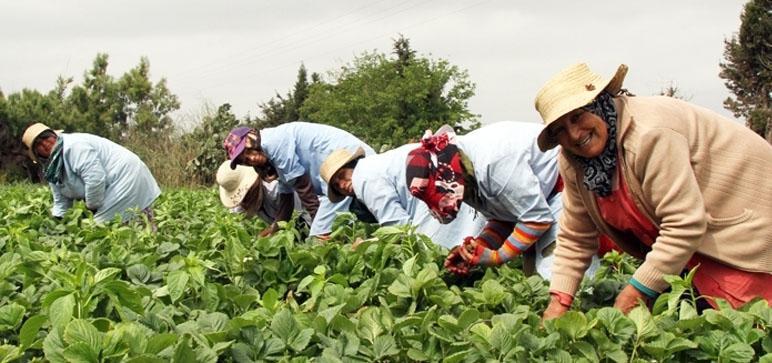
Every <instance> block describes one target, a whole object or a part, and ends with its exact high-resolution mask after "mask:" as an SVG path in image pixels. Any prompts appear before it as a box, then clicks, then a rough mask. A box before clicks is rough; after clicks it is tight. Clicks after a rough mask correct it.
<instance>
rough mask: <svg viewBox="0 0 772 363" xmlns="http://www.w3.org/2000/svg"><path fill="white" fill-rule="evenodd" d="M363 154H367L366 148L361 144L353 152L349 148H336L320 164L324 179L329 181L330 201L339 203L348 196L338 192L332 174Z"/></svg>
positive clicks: (328, 192) (328, 193)
mask: <svg viewBox="0 0 772 363" xmlns="http://www.w3.org/2000/svg"><path fill="white" fill-rule="evenodd" d="M363 156H365V149H363V148H362V147H361V146H360V147H358V148H357V149H356V150H354V152H353V153H352V152H351V151H348V150H347V149H338V150H335V151H333V152H332V153H330V155H328V156H327V158H326V159H324V162H322V165H321V166H319V174H321V176H322V179H324V181H326V182H327V199H329V200H330V202H333V203H337V202H340V201H341V200H343V199H345V198H346V196H345V195H343V194H340V193H338V191H337V190H336V189H335V188H334V187H333V185H332V183H330V180H331V179H332V176H333V175H335V173H337V172H338V170H340V168H342V167H343V166H344V165H346V164H348V163H350V162H351V161H353V160H356V159H359V158H361V157H363Z"/></svg>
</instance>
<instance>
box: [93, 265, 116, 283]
mask: <svg viewBox="0 0 772 363" xmlns="http://www.w3.org/2000/svg"><path fill="white" fill-rule="evenodd" d="M120 272H121V269H119V268H115V267H108V268H105V269H101V270H99V271H97V273H96V274H94V285H97V284H99V283H100V282H102V281H104V280H106V279H109V278H111V277H113V276H115V275H117V274H119V273H120Z"/></svg>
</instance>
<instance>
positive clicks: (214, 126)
mask: <svg viewBox="0 0 772 363" xmlns="http://www.w3.org/2000/svg"><path fill="white" fill-rule="evenodd" d="M239 124H240V122H239V120H238V119H237V118H236V115H234V114H233V112H231V105H230V104H229V103H224V104H222V105H220V107H218V108H217V111H216V112H215V113H214V114H209V115H206V116H204V117H203V119H202V121H201V125H199V126H198V127H196V128H195V129H194V130H193V132H191V133H189V134H185V135H183V137H182V142H185V143H190V144H192V145H197V147H196V149H197V150H198V155H196V157H195V158H193V159H192V160H190V161H189V162H188V165H187V167H186V169H187V171H188V172H189V173H190V174H192V176H193V177H194V178H195V179H196V180H198V181H199V182H201V183H204V184H205V185H211V184H212V183H214V176H215V174H216V172H217V168H218V167H219V166H220V164H221V163H222V162H223V161H224V160H225V159H227V155H225V150H224V149H223V146H222V142H223V141H224V140H225V137H226V136H228V132H230V130H231V129H233V128H234V127H236V126H238V125H239Z"/></svg>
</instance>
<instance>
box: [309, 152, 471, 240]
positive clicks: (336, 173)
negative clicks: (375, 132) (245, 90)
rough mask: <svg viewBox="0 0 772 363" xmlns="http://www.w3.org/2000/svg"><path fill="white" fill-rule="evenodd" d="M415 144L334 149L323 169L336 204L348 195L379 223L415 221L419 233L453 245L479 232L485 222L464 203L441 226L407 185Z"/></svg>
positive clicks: (322, 172) (409, 222) (395, 223)
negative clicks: (372, 151) (368, 151)
mask: <svg viewBox="0 0 772 363" xmlns="http://www.w3.org/2000/svg"><path fill="white" fill-rule="evenodd" d="M416 146H417V144H408V145H403V146H400V147H398V148H396V149H393V150H389V151H386V152H384V153H381V154H377V155H370V156H368V157H365V153H364V150H363V149H361V148H359V149H357V150H356V151H354V152H353V153H352V152H350V151H349V150H347V149H338V150H335V151H333V152H332V154H330V156H328V157H327V159H326V160H325V161H324V163H322V166H321V169H320V174H321V175H322V178H323V179H324V180H325V181H326V182H327V188H328V191H327V196H328V197H329V199H330V201H331V202H333V203H335V202H339V201H342V200H344V199H345V198H346V197H351V198H354V199H356V200H359V201H361V202H362V204H364V206H365V207H366V208H367V209H368V210H369V212H370V213H372V215H373V216H374V217H375V220H376V221H377V222H378V223H379V224H380V225H382V226H389V225H406V224H412V225H414V226H416V227H417V228H416V231H417V232H420V233H423V234H425V235H427V236H428V237H429V238H431V240H432V241H434V242H436V243H437V244H439V245H442V246H445V247H447V248H452V247H454V246H455V245H456V244H457V242H458V241H457V240H456V239H457V237H458V236H459V235H469V234H477V233H478V232H479V231H480V230H481V229H482V227H483V225H484V223H485V221H484V219H483V218H481V217H477V216H476V215H475V212H474V210H473V209H471V208H470V207H469V206H468V205H463V204H462V206H461V210H460V211H459V216H458V218H456V219H455V220H454V221H453V222H451V223H450V224H449V225H447V226H442V225H441V224H440V223H439V222H438V221H436V220H435V219H434V218H433V217H432V215H431V213H430V212H429V209H428V208H427V207H426V205H424V203H418V199H416V198H415V197H413V196H412V195H411V194H410V191H409V190H408V189H407V185H405V160H406V159H407V154H408V153H409V152H410V151H411V150H413V149H415V148H416ZM441 227H443V228H441Z"/></svg>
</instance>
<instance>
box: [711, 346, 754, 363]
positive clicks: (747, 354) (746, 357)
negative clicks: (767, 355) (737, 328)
mask: <svg viewBox="0 0 772 363" xmlns="http://www.w3.org/2000/svg"><path fill="white" fill-rule="evenodd" d="M754 354H755V352H754V351H753V348H751V346H750V345H748V344H745V343H734V344H731V345H729V346H728V347H726V348H724V349H722V350H721V353H720V354H719V360H720V361H724V362H750V361H751V360H752V359H753V356H754Z"/></svg>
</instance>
